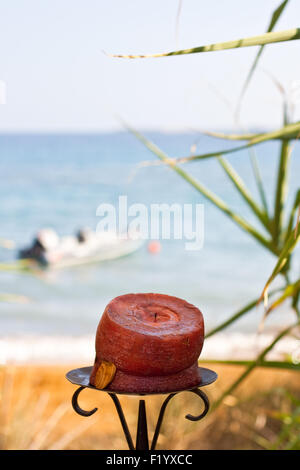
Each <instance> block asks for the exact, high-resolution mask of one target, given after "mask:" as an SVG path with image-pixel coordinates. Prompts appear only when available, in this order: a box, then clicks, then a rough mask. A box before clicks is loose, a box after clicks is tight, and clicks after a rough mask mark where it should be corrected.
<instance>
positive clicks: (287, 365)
mask: <svg viewBox="0 0 300 470" xmlns="http://www.w3.org/2000/svg"><path fill="white" fill-rule="evenodd" d="M198 363H199V364H201V363H203V364H222V365H223V364H224V365H228V366H250V365H251V364H252V363H253V361H237V360H230V361H225V360H218V359H202V360H199V361H198ZM259 367H268V368H270V369H287V370H297V371H300V364H294V363H293V362H286V361H261V362H260V363H259Z"/></svg>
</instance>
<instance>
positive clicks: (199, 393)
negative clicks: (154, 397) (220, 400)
mask: <svg viewBox="0 0 300 470" xmlns="http://www.w3.org/2000/svg"><path fill="white" fill-rule="evenodd" d="M186 391H187V392H192V393H195V394H196V395H197V396H198V397H200V398H201V399H202V400H203V403H204V411H203V412H202V413H201V414H200V415H198V416H193V415H191V414H187V415H186V416H185V418H186V419H188V420H190V421H200V419H202V418H204V416H206V414H207V413H208V410H209V400H208V398H207V396H206V395H205V393H204V392H202V390H199V389H198V388H194V389H193V390H186ZM175 395H177V393H171V394H170V395H168V396H167V398H166V399H165V401H164V402H163V404H162V406H161V408H160V412H159V416H158V420H157V424H156V428H155V432H154V436H153V440H152V444H151V450H155V447H156V444H157V439H158V436H159V433H160V428H161V425H162V422H163V418H164V414H165V411H166V408H167V405H168V403H169V401H170V400H171V398H173V397H174V396H175Z"/></svg>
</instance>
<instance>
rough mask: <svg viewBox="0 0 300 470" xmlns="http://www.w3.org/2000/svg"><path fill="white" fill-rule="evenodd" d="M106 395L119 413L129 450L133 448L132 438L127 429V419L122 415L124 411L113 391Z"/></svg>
mask: <svg viewBox="0 0 300 470" xmlns="http://www.w3.org/2000/svg"><path fill="white" fill-rule="evenodd" d="M108 395H109V396H110V397H111V399H112V400H113V402H114V404H115V407H116V410H117V412H118V415H119V418H120V421H121V425H122V428H123V431H124V434H125V437H126V441H127V444H128V447H129V449H130V450H135V449H134V445H133V440H132V437H131V434H130V431H129V428H128V425H127V421H126V419H125V416H124V413H123V410H122V406H121V403H120V401H119V399H118V397H117V395H115V394H114V393H109V394H108Z"/></svg>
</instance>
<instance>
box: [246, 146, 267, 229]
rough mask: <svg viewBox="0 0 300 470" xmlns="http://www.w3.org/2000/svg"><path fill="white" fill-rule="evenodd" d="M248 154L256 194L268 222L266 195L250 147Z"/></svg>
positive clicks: (252, 150) (253, 152)
mask: <svg viewBox="0 0 300 470" xmlns="http://www.w3.org/2000/svg"><path fill="white" fill-rule="evenodd" d="M249 152H250V161H251V165H252V170H253V173H254V178H255V181H256V185H257V189H258V192H259V195H260V199H261V202H262V205H263V207H264V209H265V213H266V214H267V217H268V220H269V210H268V202H267V198H266V193H265V190H264V186H263V182H262V178H261V174H260V170H259V166H258V161H257V158H256V155H255V149H254V148H253V147H251V148H250V149H249Z"/></svg>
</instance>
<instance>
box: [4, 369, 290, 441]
mask: <svg viewBox="0 0 300 470" xmlns="http://www.w3.org/2000/svg"><path fill="white" fill-rule="evenodd" d="M203 365H205V364H203ZM76 366H78V364H77V363H73V364H72V363H70V364H65V365H63V366H62V365H58V364H55V365H12V364H11V365H7V366H1V368H0V386H1V400H0V449H126V444H125V440H124V437H123V434H122V430H121V426H120V423H119V420H118V417H117V414H116V411H115V409H114V406H113V403H112V401H111V399H110V397H109V396H108V395H107V394H106V393H99V392H95V391H93V390H89V389H87V390H85V391H84V392H83V393H82V395H81V396H80V405H81V406H82V407H83V408H84V409H91V408H94V407H95V406H97V407H98V412H97V413H96V414H95V415H93V416H91V417H89V418H84V417H81V416H78V415H76V414H75V412H74V411H73V409H72V406H71V397H72V394H73V393H74V391H75V390H76V387H75V386H74V385H72V384H71V383H69V382H68V381H67V380H66V379H65V374H66V372H67V371H68V370H70V369H72V368H74V367H76ZM214 369H215V370H216V371H217V373H218V375H219V378H218V380H217V382H216V383H215V384H213V385H210V386H208V387H207V388H206V389H205V391H206V393H207V395H208V397H209V399H210V400H211V402H214V401H215V400H216V399H217V397H218V396H219V395H220V393H221V392H222V390H224V389H225V388H226V387H227V386H228V385H229V384H230V383H232V382H233V380H234V379H235V378H237V377H238V376H239V374H241V372H242V370H243V368H242V367H237V366H220V365H214ZM298 379H299V376H298V372H291V371H274V370H272V369H256V370H255V371H254V372H252V373H251V375H250V376H249V377H248V378H247V380H246V381H245V382H244V383H243V384H242V385H241V386H240V387H239V388H238V389H237V391H236V392H235V393H234V394H231V395H229V396H228V397H227V398H226V400H225V401H224V403H223V404H222V405H221V406H220V407H219V408H218V409H217V410H216V411H213V412H211V413H210V414H209V415H208V416H207V417H206V418H205V419H204V420H203V421H201V422H199V423H192V422H190V421H187V420H186V419H184V416H185V414H186V413H187V412H189V413H195V414H197V413H199V403H198V401H197V400H198V399H197V397H194V396H193V395H192V394H189V393H188V392H186V393H182V394H180V395H178V396H177V397H175V398H174V399H173V400H172V402H171V403H170V405H169V407H168V409H167V412H166V415H165V422H164V425H163V427H162V433H161V436H160V437H159V440H158V446H157V448H158V449H261V448H263V444H262V443H264V442H268V443H271V442H272V440H273V439H274V437H275V436H276V434H275V431H276V421H274V419H273V418H272V413H273V412H274V409H275V410H276V407H280V406H283V408H284V409H285V410H286V411H288V408H287V406H288V403H287V400H286V398H285V396H284V395H281V392H280V390H282V387H285V388H286V390H288V391H289V393H292V394H296V393H298V392H297V390H298V388H299V387H298V384H299V382H298ZM279 387H280V388H279ZM162 400H163V397H162V396H161V395H158V396H152V397H149V396H148V397H146V406H147V413H148V424H149V435H150V436H152V433H153V430H154V426H155V422H156V420H157V416H158V413H159V407H160V405H161V403H162ZM121 403H122V406H123V408H124V411H125V414H126V418H127V421H128V426H129V428H130V429H131V432H132V435H133V438H134V439H135V429H136V415H137V407H138V398H137V397H129V396H122V397H121ZM24 430H26V432H24Z"/></svg>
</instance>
